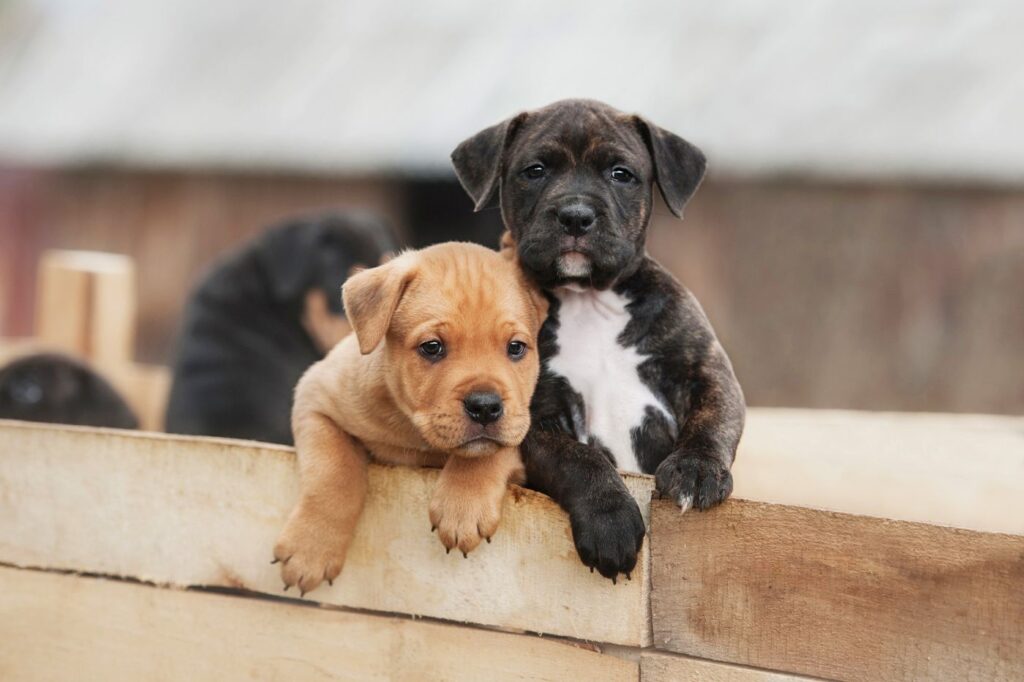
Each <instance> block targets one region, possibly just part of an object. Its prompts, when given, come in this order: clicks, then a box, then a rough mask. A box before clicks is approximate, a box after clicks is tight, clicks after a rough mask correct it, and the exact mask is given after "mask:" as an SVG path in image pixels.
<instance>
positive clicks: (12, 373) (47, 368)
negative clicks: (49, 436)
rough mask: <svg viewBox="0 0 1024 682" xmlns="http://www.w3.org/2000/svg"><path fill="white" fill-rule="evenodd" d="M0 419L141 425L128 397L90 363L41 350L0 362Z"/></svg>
mask: <svg viewBox="0 0 1024 682" xmlns="http://www.w3.org/2000/svg"><path fill="white" fill-rule="evenodd" d="M0 419H21V420H24V421H31V422H45V423H48V424H77V425H79V426H109V427H112V428H117V429H136V428H138V426H139V420H138V418H137V417H136V416H135V414H134V413H133V412H132V410H131V408H130V407H128V404H127V403H126V402H125V401H124V398H122V397H121V395H120V394H119V393H118V392H117V391H116V390H115V389H114V387H113V386H111V385H110V384H109V383H108V382H107V380H106V379H104V378H103V377H101V376H100V375H99V374H97V373H96V372H95V371H93V370H92V369H91V368H89V367H88V366H86V365H84V364H83V363H81V362H79V361H78V360H75V359H74V358H71V357H68V356H66V355H59V354H56V353H39V354H35V355H28V356H25V357H22V358H17V359H16V360H12V361H11V362H9V363H8V364H7V365H6V366H4V367H0Z"/></svg>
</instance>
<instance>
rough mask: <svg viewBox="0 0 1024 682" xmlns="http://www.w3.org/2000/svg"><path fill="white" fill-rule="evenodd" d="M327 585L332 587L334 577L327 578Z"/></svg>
mask: <svg viewBox="0 0 1024 682" xmlns="http://www.w3.org/2000/svg"><path fill="white" fill-rule="evenodd" d="M327 585H328V587H334V578H328V579H327Z"/></svg>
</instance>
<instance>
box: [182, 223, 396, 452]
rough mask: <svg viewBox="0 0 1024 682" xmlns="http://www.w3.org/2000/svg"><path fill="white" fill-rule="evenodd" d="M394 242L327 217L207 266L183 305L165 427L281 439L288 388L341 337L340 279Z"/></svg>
mask: <svg viewBox="0 0 1024 682" xmlns="http://www.w3.org/2000/svg"><path fill="white" fill-rule="evenodd" d="M395 248H396V245H395V242H394V237H393V233H392V231H391V228H390V227H389V226H388V225H387V224H386V223H384V222H383V221H382V220H380V219H379V218H376V217H373V216H370V215H368V214H362V213H354V212H353V213H335V214H325V215H319V216H311V217H307V218H299V219H295V220H292V221H290V222H287V223H285V224H283V225H280V226H277V227H274V228H271V229H270V230H268V231H267V232H266V233H265V234H264V235H262V236H261V237H259V238H257V239H256V240H254V241H252V242H250V243H249V244H247V245H246V246H244V247H242V249H241V250H240V251H237V252H236V253H234V254H233V255H230V256H228V257H227V258H225V259H224V260H222V261H221V262H220V263H218V264H217V265H215V266H214V268H213V270H212V272H210V273H209V274H208V275H207V276H206V277H205V278H204V279H203V281H202V283H201V284H200V285H199V287H198V288H197V289H196V290H195V291H194V292H193V293H192V295H191V296H190V298H189V301H188V304H187V305H186V309H185V316H184V323H183V325H182V331H181V335H180V338H179V341H178V353H177V359H176V361H175V363H174V367H173V385H172V387H171V396H170V400H169V403H168V408H167V420H166V429H167V431H168V432H169V433H186V434H193V435H206V436H225V437H230V438H247V439H251V440H260V441H266V442H272V443H284V444H291V443H292V435H291V402H292V391H293V390H294V388H295V384H296V383H297V382H298V380H299V378H300V377H301V376H302V373H303V372H305V371H306V369H307V368H308V367H309V366H310V365H311V364H313V363H314V362H316V361H317V360H319V359H320V358H322V357H323V356H324V351H325V349H326V348H329V347H330V346H331V345H332V344H333V342H335V341H337V340H338V338H339V337H340V335H341V333H342V329H343V326H344V320H343V318H342V317H341V316H342V314H343V311H342V305H341V285H342V283H343V282H344V281H345V279H346V278H347V277H348V274H349V272H350V271H351V269H352V268H353V267H356V266H361V265H362V266H373V265H376V264H377V263H378V262H379V261H380V260H381V257H382V256H384V255H385V254H387V253H388V252H391V251H394V250H395ZM317 337H326V338H322V339H318V338H317ZM330 337H333V338H330Z"/></svg>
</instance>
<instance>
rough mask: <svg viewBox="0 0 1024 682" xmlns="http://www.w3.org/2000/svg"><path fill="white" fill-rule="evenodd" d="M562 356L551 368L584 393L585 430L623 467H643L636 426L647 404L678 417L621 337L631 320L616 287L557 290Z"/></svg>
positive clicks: (584, 436) (583, 436)
mask: <svg viewBox="0 0 1024 682" xmlns="http://www.w3.org/2000/svg"><path fill="white" fill-rule="evenodd" d="M555 295H556V296H557V297H558V299H559V301H560V302H561V306H560V307H559V309H558V355H556V356H554V357H552V358H550V359H549V360H548V369H550V370H551V371H553V372H555V373H556V374H559V375H561V376H563V377H565V378H566V379H567V380H568V381H569V384H570V385H571V386H572V388H573V389H574V390H575V391H576V392H577V393H579V394H580V395H581V396H582V397H583V402H584V404H585V409H586V417H585V418H586V428H587V433H586V434H580V440H581V441H583V442H586V440H587V437H589V436H596V437H597V438H598V439H599V440H600V441H601V443H602V444H603V445H604V446H605V447H607V448H608V449H609V450H611V452H612V454H613V455H614V456H615V461H616V464H617V466H618V467H619V468H620V469H625V470H626V471H640V465H639V463H638V462H637V458H636V454H635V453H634V451H633V437H632V430H633V429H634V428H636V427H638V426H640V425H641V424H642V423H643V420H644V416H645V413H646V410H647V407H649V406H650V407H654V408H656V409H658V410H660V411H661V412H662V413H664V414H665V416H666V417H668V418H669V420H670V421H674V419H673V417H672V416H671V415H670V414H669V413H668V411H667V410H666V409H665V406H664V405H663V404H662V403H661V401H660V400H658V399H657V398H656V397H655V395H654V394H653V393H652V392H651V389H650V388H648V387H647V385H646V384H644V383H643V381H641V380H640V375H639V374H638V373H637V367H638V366H639V365H640V363H642V362H643V361H644V356H642V355H640V354H639V353H638V352H637V350H636V348H635V347H629V348H624V347H623V346H622V345H620V344H619V342H618V338H619V335H620V334H622V331H623V330H624V329H625V328H626V324H628V323H629V319H630V316H629V313H628V312H627V311H626V305H627V304H628V303H629V300H628V299H626V298H625V297H623V296H620V295H619V294H616V293H615V292H613V291H596V290H594V289H585V290H581V291H574V290H570V289H565V288H563V289H559V290H557V291H556V292H555Z"/></svg>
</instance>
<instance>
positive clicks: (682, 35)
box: [0, 0, 1024, 182]
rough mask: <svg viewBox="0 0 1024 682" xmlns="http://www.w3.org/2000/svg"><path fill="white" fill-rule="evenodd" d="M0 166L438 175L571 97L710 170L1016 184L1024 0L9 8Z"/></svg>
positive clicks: (316, 2)
mask: <svg viewBox="0 0 1024 682" xmlns="http://www.w3.org/2000/svg"><path fill="white" fill-rule="evenodd" d="M4 7H5V9H4V10H2V12H0V159H6V160H7V161H8V162H10V161H15V162H30V163H52V164H84V163H112V164H128V165H141V166H155V167H183V166H184V167H210V166H212V167H227V168H236V167H237V168H258V169H268V170H271V169H273V170H298V171H311V172H332V173H363V172H369V173H393V172H414V173H416V172H429V173H434V172H447V171H448V154H449V152H450V151H451V149H452V148H453V147H454V146H455V144H457V143H458V142H459V141H460V140H461V139H462V138H464V137H466V136H467V135H469V134H470V133H473V132H475V131H476V130H478V129H479V128H481V127H483V126H485V125H489V124H491V123H494V122H496V121H498V120H500V119H501V118H504V117H506V116H508V115H510V114H512V113H514V112H516V111H518V110H521V109H524V108H531V107H534V106H539V105H543V104H546V103H548V102H550V101H553V100H556V99H561V98H563V97H571V96H585V97H592V98H596V99H601V100H605V101H607V102H609V103H611V104H613V105H615V106H618V107H620V108H622V109H626V110H630V111H637V112H640V113H643V114H645V115H647V116H648V117H649V118H650V119H651V120H653V121H654V122H656V123H658V124H660V125H662V126H663V127H666V128H668V129H670V130H673V131H675V132H677V133H679V134H681V135H683V136H684V137H687V138H688V139H690V140H691V141H693V142H695V143H696V144H698V145H699V146H701V147H703V148H704V149H705V150H706V151H707V152H708V154H709V156H710V159H711V164H712V168H713V170H714V171H716V172H718V173H724V174H771V175H780V174H799V175H813V176H831V177H853V178H868V179H875V178H886V177H895V178H900V177H906V178H921V179H942V180H949V179H952V180H961V179H965V180H976V181H984V182H1020V181H1021V180H1024V134H1022V132H1021V130H1020V129H1021V125H1022V121H1024V58H1022V55H1024V44H1022V43H1024V32H1022V28H1024V3H1020V2H1014V1H1012V0H1002V1H1000V0H991V1H982V0H979V1H973V2H963V1H955V2H954V1H949V2H947V1H943V0H921V1H910V0H903V1H894V0H859V1H858V2H849V1H848V0H846V1H841V0H814V1H807V0H783V1H775V2H763V1H761V0H733V1H719V2H682V1H678V0H676V1H674V0H657V1H650V2H642V3H624V2H618V3H611V2H602V1H601V0H517V1H516V2H503V3H491V2H457V1H456V0H391V1H386V2H373V1H372V0H371V1H365V0H364V1H361V2H354V1H348V2H345V1H342V0H288V1H286V2H285V1H281V0H272V1H257V0H163V1H158V0H33V1H25V0H8V2H6V3H5V5H4Z"/></svg>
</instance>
